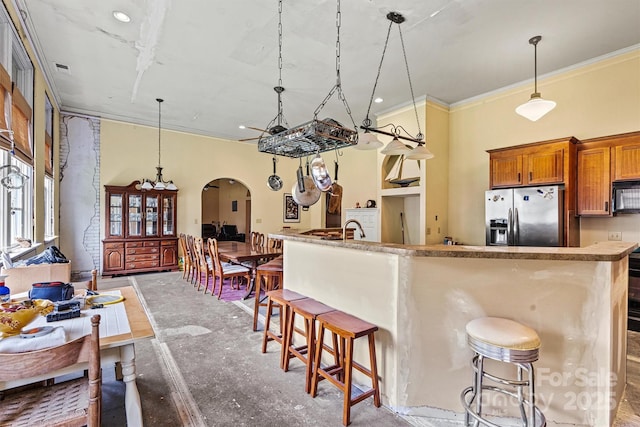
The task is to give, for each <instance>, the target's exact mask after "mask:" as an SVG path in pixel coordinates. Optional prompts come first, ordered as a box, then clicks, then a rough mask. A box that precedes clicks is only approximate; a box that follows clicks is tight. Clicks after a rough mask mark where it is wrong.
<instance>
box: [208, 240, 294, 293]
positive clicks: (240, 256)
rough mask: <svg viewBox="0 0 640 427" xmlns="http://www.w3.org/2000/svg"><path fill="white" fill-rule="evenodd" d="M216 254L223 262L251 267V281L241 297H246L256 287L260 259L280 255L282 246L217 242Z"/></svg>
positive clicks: (266, 259)
mask: <svg viewBox="0 0 640 427" xmlns="http://www.w3.org/2000/svg"><path fill="white" fill-rule="evenodd" d="M218 255H219V256H220V259H221V260H222V261H225V262H230V263H233V264H243V265H248V266H250V268H251V283H250V284H249V287H248V289H247V293H246V294H245V295H244V297H243V299H248V298H249V297H250V296H251V293H252V292H254V291H255V289H256V285H255V283H256V268H258V263H259V262H260V260H265V261H268V260H271V259H273V258H277V257H279V256H280V255H282V248H270V247H264V246H255V245H254V246H252V245H251V243H248V242H235V241H223V242H220V241H219V242H218Z"/></svg>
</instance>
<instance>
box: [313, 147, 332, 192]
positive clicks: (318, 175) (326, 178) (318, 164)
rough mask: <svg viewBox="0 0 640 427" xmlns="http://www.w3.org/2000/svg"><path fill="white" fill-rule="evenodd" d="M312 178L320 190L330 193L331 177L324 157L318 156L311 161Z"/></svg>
mask: <svg viewBox="0 0 640 427" xmlns="http://www.w3.org/2000/svg"><path fill="white" fill-rule="evenodd" d="M311 177H312V178H313V182H314V183H315V184H316V187H318V190H320V191H329V190H330V189H331V175H329V171H328V170H327V166H326V165H325V163H324V160H322V157H320V154H316V156H315V157H314V158H313V160H311Z"/></svg>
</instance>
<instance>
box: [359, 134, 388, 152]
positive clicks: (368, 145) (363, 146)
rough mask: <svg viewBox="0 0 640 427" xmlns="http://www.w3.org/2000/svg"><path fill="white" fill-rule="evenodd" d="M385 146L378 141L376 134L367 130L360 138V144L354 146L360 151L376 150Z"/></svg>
mask: <svg viewBox="0 0 640 427" xmlns="http://www.w3.org/2000/svg"><path fill="white" fill-rule="evenodd" d="M383 145H384V144H383V143H382V141H380V140H379V139H378V136H377V135H376V134H375V133H372V132H369V131H366V130H365V131H364V133H363V134H362V135H360V137H359V138H358V143H357V144H356V145H355V146H354V148H356V149H358V150H376V149H378V148H380V147H382V146H383Z"/></svg>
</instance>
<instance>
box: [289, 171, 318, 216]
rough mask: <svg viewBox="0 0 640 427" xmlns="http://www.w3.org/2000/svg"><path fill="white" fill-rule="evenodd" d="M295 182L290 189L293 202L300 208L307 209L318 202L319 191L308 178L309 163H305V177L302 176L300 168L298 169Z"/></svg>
mask: <svg viewBox="0 0 640 427" xmlns="http://www.w3.org/2000/svg"><path fill="white" fill-rule="evenodd" d="M297 178H298V179H297V182H296V183H295V184H294V185H293V188H292V189H291V194H292V196H293V200H294V201H295V202H296V203H297V204H298V205H300V206H306V207H309V206H311V205H313V204H315V203H317V202H318V200H320V194H321V192H320V190H318V187H316V184H315V183H314V182H313V179H312V178H311V177H310V176H309V163H307V175H306V176H302V166H300V167H299V168H298V173H297Z"/></svg>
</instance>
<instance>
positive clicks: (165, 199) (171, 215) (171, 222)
mask: <svg viewBox="0 0 640 427" xmlns="http://www.w3.org/2000/svg"><path fill="white" fill-rule="evenodd" d="M174 203H175V197H174V196H172V195H171V196H162V235H163V236H175V235H176V229H175V208H174Z"/></svg>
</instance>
